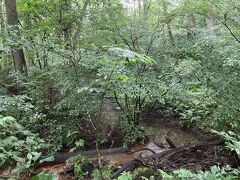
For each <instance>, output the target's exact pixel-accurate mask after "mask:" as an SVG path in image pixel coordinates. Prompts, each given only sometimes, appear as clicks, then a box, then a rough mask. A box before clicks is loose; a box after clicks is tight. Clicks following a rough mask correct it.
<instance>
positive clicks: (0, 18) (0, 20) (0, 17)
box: [0, 0, 4, 70]
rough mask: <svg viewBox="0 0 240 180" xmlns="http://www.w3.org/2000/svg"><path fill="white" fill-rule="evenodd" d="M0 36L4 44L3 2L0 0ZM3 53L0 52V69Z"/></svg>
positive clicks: (0, 67) (0, 68) (1, 67)
mask: <svg viewBox="0 0 240 180" xmlns="http://www.w3.org/2000/svg"><path fill="white" fill-rule="evenodd" d="M0 28H1V31H0V33H1V34H0V36H1V42H0V43H1V44H4V18H3V2H2V0H0ZM2 59H3V53H1V54H0V70H2V69H3V61H2Z"/></svg>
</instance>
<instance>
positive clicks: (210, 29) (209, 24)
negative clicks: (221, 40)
mask: <svg viewBox="0 0 240 180" xmlns="http://www.w3.org/2000/svg"><path fill="white" fill-rule="evenodd" d="M205 20H206V25H207V29H208V34H209V35H210V36H214V35H215V31H214V27H215V26H216V20H215V18H214V17H212V16H207V17H206V19H205Z"/></svg>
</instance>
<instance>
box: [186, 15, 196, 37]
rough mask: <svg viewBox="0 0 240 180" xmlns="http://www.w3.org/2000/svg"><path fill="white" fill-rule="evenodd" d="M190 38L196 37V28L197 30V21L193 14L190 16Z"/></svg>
mask: <svg viewBox="0 0 240 180" xmlns="http://www.w3.org/2000/svg"><path fill="white" fill-rule="evenodd" d="M188 27H189V31H188V37H190V38H191V37H193V36H194V35H195V32H194V28H196V21H195V17H194V15H193V13H189V14H188Z"/></svg>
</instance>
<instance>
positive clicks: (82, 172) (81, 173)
mask: <svg viewBox="0 0 240 180" xmlns="http://www.w3.org/2000/svg"><path fill="white" fill-rule="evenodd" d="M68 161H69V162H71V163H72V164H74V176H75V177H77V178H83V177H85V176H89V175H90V171H91V169H92V165H91V164H90V162H89V159H88V158H87V157H85V156H81V155H79V156H75V157H72V158H70V159H69V160H68Z"/></svg>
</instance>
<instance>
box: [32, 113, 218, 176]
mask: <svg viewBox="0 0 240 180" xmlns="http://www.w3.org/2000/svg"><path fill="white" fill-rule="evenodd" d="M142 119H143V126H145V127H146V128H147V129H148V131H149V132H150V134H149V135H148V139H149V142H148V143H146V144H134V145H132V146H131V147H129V151H128V152H122V153H118V154H114V155H106V156H102V157H101V159H102V161H105V162H108V163H111V164H113V165H114V166H115V167H121V166H123V165H125V164H126V163H127V162H129V161H131V160H132V159H135V158H137V157H139V156H140V155H141V157H148V156H151V155H153V152H154V153H156V154H161V153H162V152H164V151H166V150H169V149H170V147H169V144H168V143H167V141H166V138H170V139H171V140H172V142H173V143H174V144H175V145H176V147H177V148H178V147H182V146H186V145H190V144H198V143H202V142H214V141H216V140H217V139H219V138H218V137H217V136H214V135H212V134H210V133H205V132H203V131H201V130H198V129H185V128H183V127H182V125H181V123H180V121H178V120H177V118H176V117H174V116H166V115H162V114H159V113H150V114H147V113H146V114H144V115H143V118H142ZM80 129H88V130H89V131H87V132H85V133H83V134H81V138H83V139H85V140H86V142H89V144H87V149H95V148H94V147H95V143H94V140H95V139H94V137H93V133H92V132H93V131H92V129H91V125H86V124H81V125H80ZM80 129H79V130H80ZM81 132H83V131H81ZM106 133H107V134H108V143H106V144H104V145H103V147H102V148H104V149H109V148H113V147H120V146H121V145H122V143H123V136H122V134H121V133H119V132H112V131H111V129H109V130H108V131H107V132H106ZM78 138H79V137H78ZM110 142H111V143H110ZM209 147H211V146H206V147H204V148H202V149H200V150H201V151H203V152H204V153H205V154H202V155H201V157H196V158H198V159H199V158H200V159H201V158H203V161H204V162H205V160H210V161H212V162H209V164H211V165H214V163H216V161H215V150H214V148H209ZM146 149H149V150H146ZM198 150H199V149H198ZM198 150H197V151H196V153H195V151H194V152H192V151H189V152H187V153H176V154H174V155H173V156H171V157H169V159H168V161H169V163H170V164H169V163H167V164H163V167H162V168H164V167H165V166H168V167H169V169H171V168H172V169H174V168H181V167H188V165H189V164H192V165H191V167H190V166H189V169H191V168H192V167H195V165H196V166H198V165H199V162H200V160H197V161H196V158H195V159H194V156H197V155H198V154H197V153H198ZM189 155H190V156H192V157H191V158H188V157H189ZM208 157H211V158H209V159H208ZM90 159H91V161H92V162H93V164H94V163H96V162H97V161H98V158H97V155H96V156H95V157H91V158H90ZM146 163H147V162H146ZM164 163H165V162H164ZM184 163H185V164H184ZM201 166H202V167H204V164H203V165H201ZM168 167H167V168H168ZM159 168H161V166H159ZM36 172H46V173H49V174H55V175H56V176H57V179H58V180H61V179H72V177H71V176H69V175H68V174H67V173H66V164H65V163H61V164H51V165H45V166H43V167H40V168H38V169H37V170H36Z"/></svg>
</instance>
